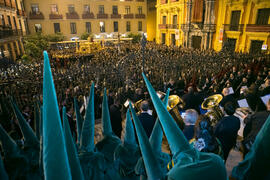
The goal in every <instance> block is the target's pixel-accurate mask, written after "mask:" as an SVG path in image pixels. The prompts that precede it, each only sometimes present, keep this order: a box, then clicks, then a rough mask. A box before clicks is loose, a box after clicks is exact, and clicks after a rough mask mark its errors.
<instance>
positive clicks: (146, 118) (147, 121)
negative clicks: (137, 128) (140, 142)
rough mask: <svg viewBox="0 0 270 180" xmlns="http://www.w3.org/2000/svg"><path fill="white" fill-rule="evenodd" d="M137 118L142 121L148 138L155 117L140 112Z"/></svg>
mask: <svg viewBox="0 0 270 180" xmlns="http://www.w3.org/2000/svg"><path fill="white" fill-rule="evenodd" d="M138 118H139V120H140V121H141V123H142V126H143V129H144V131H145V132H146V135H147V137H148V138H149V137H150V136H151V133H152V130H153V127H154V124H155V119H154V117H153V116H152V115H150V114H148V113H145V112H142V113H141V114H140V115H139V116H138Z"/></svg>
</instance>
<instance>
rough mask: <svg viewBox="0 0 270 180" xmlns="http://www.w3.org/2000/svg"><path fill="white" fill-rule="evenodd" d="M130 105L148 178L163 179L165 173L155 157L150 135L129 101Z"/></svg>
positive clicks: (151, 179)
mask: <svg viewBox="0 0 270 180" xmlns="http://www.w3.org/2000/svg"><path fill="white" fill-rule="evenodd" d="M129 107H130V109H131V113H132V117H133V122H134V124H135V129H136V132H137V137H138V141H139V145H140V149H141V153H142V157H143V161H144V165H145V169H146V174H147V177H148V180H157V179H162V177H163V174H162V173H161V172H162V171H161V168H160V165H159V163H158V161H157V158H156V157H155V155H154V153H153V150H152V148H151V145H150V143H149V140H148V137H147V135H146V133H145V131H144V129H143V127H142V124H141V122H140V120H139V119H138V117H137V115H136V112H135V110H134V109H133V107H132V105H131V103H129Z"/></svg>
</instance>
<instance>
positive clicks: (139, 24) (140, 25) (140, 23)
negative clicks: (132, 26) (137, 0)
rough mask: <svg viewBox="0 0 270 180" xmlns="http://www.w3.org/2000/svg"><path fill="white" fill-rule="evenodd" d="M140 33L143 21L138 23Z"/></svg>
mask: <svg viewBox="0 0 270 180" xmlns="http://www.w3.org/2000/svg"><path fill="white" fill-rule="evenodd" d="M138 31H142V21H139V22H138Z"/></svg>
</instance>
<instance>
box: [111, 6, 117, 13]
mask: <svg viewBox="0 0 270 180" xmlns="http://www.w3.org/2000/svg"><path fill="white" fill-rule="evenodd" d="M112 11H113V14H118V6H113V7H112Z"/></svg>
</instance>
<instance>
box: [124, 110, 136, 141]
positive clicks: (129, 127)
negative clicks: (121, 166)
mask: <svg viewBox="0 0 270 180" xmlns="http://www.w3.org/2000/svg"><path fill="white" fill-rule="evenodd" d="M124 144H132V145H135V146H136V144H137V142H136V138H135V132H134V127H133V124H132V121H131V117H130V113H129V109H128V110H127V113H126V133H125V137H124Z"/></svg>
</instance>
